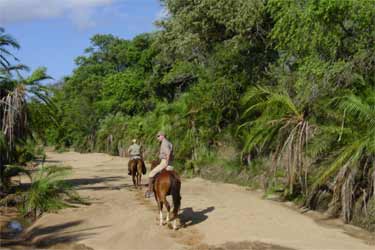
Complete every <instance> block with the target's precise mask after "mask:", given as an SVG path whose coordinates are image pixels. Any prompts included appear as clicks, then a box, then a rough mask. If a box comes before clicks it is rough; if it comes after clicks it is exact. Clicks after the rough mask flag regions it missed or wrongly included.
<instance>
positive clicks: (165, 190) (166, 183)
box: [151, 161, 181, 230]
mask: <svg viewBox="0 0 375 250" xmlns="http://www.w3.org/2000/svg"><path fill="white" fill-rule="evenodd" d="M159 162H160V161H152V162H151V170H152V169H153V168H155V167H156V166H157V165H158V164H159ZM180 190H181V179H180V177H179V176H178V174H177V173H176V172H175V171H173V170H166V169H164V170H163V171H161V172H160V173H159V174H157V175H156V176H155V180H154V185H153V191H154V194H155V199H156V203H157V205H158V208H159V214H160V226H162V225H163V205H165V207H166V208H167V218H166V221H165V223H169V222H170V221H171V220H173V229H174V230H177V216H178V211H179V209H180V206H181V195H180ZM168 195H171V196H172V200H173V211H172V218H171V220H170V218H169V214H170V210H171V206H170V205H169V202H168V201H167V196H168Z"/></svg>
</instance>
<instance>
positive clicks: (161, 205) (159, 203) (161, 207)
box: [158, 201, 163, 226]
mask: <svg viewBox="0 0 375 250" xmlns="http://www.w3.org/2000/svg"><path fill="white" fill-rule="evenodd" d="M158 205H159V218H160V221H159V225H160V226H163V202H162V201H159V202H158Z"/></svg>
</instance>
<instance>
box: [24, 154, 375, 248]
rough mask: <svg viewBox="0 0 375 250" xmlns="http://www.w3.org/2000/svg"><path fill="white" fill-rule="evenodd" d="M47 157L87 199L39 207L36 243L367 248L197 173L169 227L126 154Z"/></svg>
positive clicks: (31, 235)
mask: <svg viewBox="0 0 375 250" xmlns="http://www.w3.org/2000/svg"><path fill="white" fill-rule="evenodd" d="M47 160H48V162H49V164H54V163H55V164H61V163H62V164H64V165H70V166H72V167H73V175H72V176H70V177H69V181H70V182H71V183H72V184H73V185H74V186H75V187H76V188H77V189H78V190H79V193H80V194H81V195H82V196H83V197H87V198H88V200H89V201H90V202H91V205H89V206H80V207H78V208H68V209H64V210H62V211H60V212H59V213H58V214H45V215H43V217H42V218H41V219H39V220H38V221H37V222H36V223H35V224H34V225H33V226H32V227H30V228H29V229H28V231H27V233H28V235H29V239H30V241H32V242H34V243H39V245H40V246H41V247H52V248H57V249H59V248H65V249H66V248H67V246H74V247H72V249H90V248H92V249H95V250H107V249H108V250H110V249H111V250H116V249H119V250H120V249H121V250H123V249H177V250H179V249H194V250H195V249H201V250H208V249H210V250H211V249H212V250H213V249H215V250H219V249H223V250H224V249H228V250H229V249H236V250H237V249H253V250H263V249H264V250H266V249H280V250H281V249H309V250H311V249H314V250H315V249H316V250H317V249H337V250H344V249H347V250H367V249H369V250H370V249H372V250H374V246H373V245H369V244H367V243H366V242H365V241H364V240H361V239H358V238H353V237H351V236H349V235H348V234H347V233H346V232H345V231H344V230H343V229H341V228H339V227H327V226H323V225H321V224H320V223H319V224H318V223H317V222H316V221H315V220H314V219H312V218H310V217H308V216H305V215H302V214H300V213H299V212H297V211H293V209H290V208H288V207H285V206H283V205H282V204H280V203H277V202H272V201H267V200H263V199H262V198H261V194H259V193H256V192H250V191H247V190H246V189H245V188H243V187H239V186H236V185H230V184H217V183H212V182H209V181H205V180H202V179H199V178H195V179H188V180H186V179H185V180H183V183H182V209H181V211H180V216H181V220H182V223H184V224H185V227H184V228H181V229H180V230H178V231H172V230H170V229H168V228H167V227H166V226H164V227H160V226H158V213H157V211H156V205H155V201H154V199H151V200H146V199H145V198H143V191H144V190H142V191H139V190H135V189H133V188H132V185H131V179H130V178H129V177H128V176H127V175H126V165H127V160H126V159H124V158H119V157H112V156H108V155H105V154H78V153H73V152H68V153H63V154H58V153H48V158H47ZM145 181H146V180H145V179H144V182H145ZM67 244H74V245H67ZM68 248H69V247H68Z"/></svg>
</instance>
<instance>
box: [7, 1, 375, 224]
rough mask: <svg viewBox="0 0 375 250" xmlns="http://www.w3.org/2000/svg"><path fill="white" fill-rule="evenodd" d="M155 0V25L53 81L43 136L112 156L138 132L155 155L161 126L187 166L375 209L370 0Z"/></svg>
mask: <svg viewBox="0 0 375 250" xmlns="http://www.w3.org/2000/svg"><path fill="white" fill-rule="evenodd" d="M161 2H162V4H163V5H164V6H165V8H166V10H167V11H168V16H167V17H165V18H164V19H162V20H159V21H158V22H157V25H158V26H159V31H157V32H155V33H151V34H141V35H139V36H137V37H135V38H133V39H132V40H124V39H120V38H117V37H114V36H112V35H95V36H93V37H92V39H91V45H90V47H89V48H87V49H86V50H85V52H84V55H82V56H79V57H77V59H76V65H77V67H76V68H75V70H74V72H73V74H72V75H71V76H69V77H66V78H65V79H64V81H62V82H61V83H59V84H56V85H55V86H53V87H51V91H52V92H53V98H52V99H53V102H54V104H55V106H56V112H54V113H55V116H54V120H47V119H46V120H45V121H43V122H38V121H33V122H32V129H33V130H34V131H38V134H39V137H40V138H42V139H43V140H44V142H45V143H48V144H53V145H58V146H60V147H74V148H75V149H76V150H79V151H102V152H109V153H112V154H119V152H120V151H121V150H122V149H123V148H124V147H127V146H128V144H129V141H130V139H131V138H133V137H136V138H138V139H140V140H141V142H142V143H143V144H144V145H145V147H146V148H147V153H148V156H149V157H152V156H153V155H154V153H155V150H156V149H157V145H156V140H155V138H154V137H155V134H156V132H157V131H158V130H160V129H162V130H164V131H165V132H166V133H167V135H168V137H170V139H171V140H172V142H173V143H174V145H175V148H176V159H177V160H178V161H179V162H180V164H181V163H182V166H184V167H185V168H191V167H193V168H194V167H195V166H199V165H202V164H203V163H204V162H207V161H213V160H215V159H218V158H225V159H226V160H231V161H234V162H237V163H238V171H239V170H243V169H245V170H246V171H247V172H250V174H262V175H263V176H265V179H266V180H265V186H266V188H268V189H271V190H272V189H274V190H275V189H280V187H281V189H282V190H283V194H284V197H287V198H291V199H293V198H299V199H300V200H302V201H303V203H304V205H305V206H307V207H310V208H314V209H315V208H320V209H321V208H323V209H328V210H329V211H330V212H331V213H332V214H333V215H342V217H343V218H344V220H345V221H346V222H349V221H352V220H356V221H358V220H357V219H356V216H357V217H358V216H359V217H361V216H362V217H366V218H367V217H368V218H369V216H371V214H373V213H374V212H373V211H372V212H371V211H370V210H369V209H370V208H371V207H373V205H371V204H373V200H374V197H375V130H374V125H375V113H374V112H375V47H374V42H375V41H374V38H375V29H374V28H373V27H375V18H374V17H375V2H374V1H370V0H364V1H356V0H347V1H341V0H320V1H316V0H306V1H297V0H288V1H285V0H268V1H264V0H194V1H186V0H163V1H161ZM32 107H33V108H32V109H31V112H32V113H33V112H36V110H39V112H42V113H43V112H44V115H43V117H47V116H48V114H49V111H48V110H49V109H48V108H45V107H46V105H45V104H42V103H40V102H36V103H34V104H33V106H32ZM43 119H44V118H43ZM0 145H1V144H0ZM223 148H226V150H225V149H224V150H223ZM231 150H232V151H231ZM228 152H229V153H228ZM228 154H229V155H228ZM259 161H263V162H261V163H260V164H263V165H264V166H267V167H265V168H263V170H262V171H261V173H259V172H258V170H256V169H258V167H257V166H256V165H257V164H259ZM200 168H204V166H200ZM252 170H254V171H253V173H251V171H252ZM369 211H370V212H369ZM369 220H370V219H369ZM367 227H368V228H372V229H374V225H373V224H371V225H367Z"/></svg>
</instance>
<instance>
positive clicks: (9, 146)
mask: <svg viewBox="0 0 375 250" xmlns="http://www.w3.org/2000/svg"><path fill="white" fill-rule="evenodd" d="M9 48H14V49H19V48H20V46H19V44H18V43H17V41H16V40H15V39H14V38H12V37H11V36H10V35H8V34H6V33H5V31H4V29H3V28H1V27H0V129H1V132H2V133H1V134H0V179H1V180H2V179H3V172H4V168H5V167H4V165H5V164H7V163H9V162H10V161H11V160H13V159H12V158H13V153H14V149H15V143H16V142H18V141H19V140H22V139H25V138H26V136H27V134H28V129H27V98H28V96H30V95H32V96H34V97H36V98H39V99H41V100H42V101H44V102H46V103H50V101H49V99H48V96H47V94H46V93H47V90H46V88H45V87H44V86H43V85H41V81H43V80H45V79H49V78H50V77H49V76H48V75H47V74H46V69H45V68H39V69H37V70H35V71H34V72H33V73H32V75H31V76H30V77H27V78H23V77H22V76H21V75H20V70H25V69H27V67H26V66H24V65H22V64H17V65H12V61H11V60H14V61H18V59H17V58H16V57H15V56H14V55H13V54H12V53H11V52H10V51H9ZM14 72H15V73H16V77H14V76H13V75H14V74H13V73H14Z"/></svg>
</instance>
